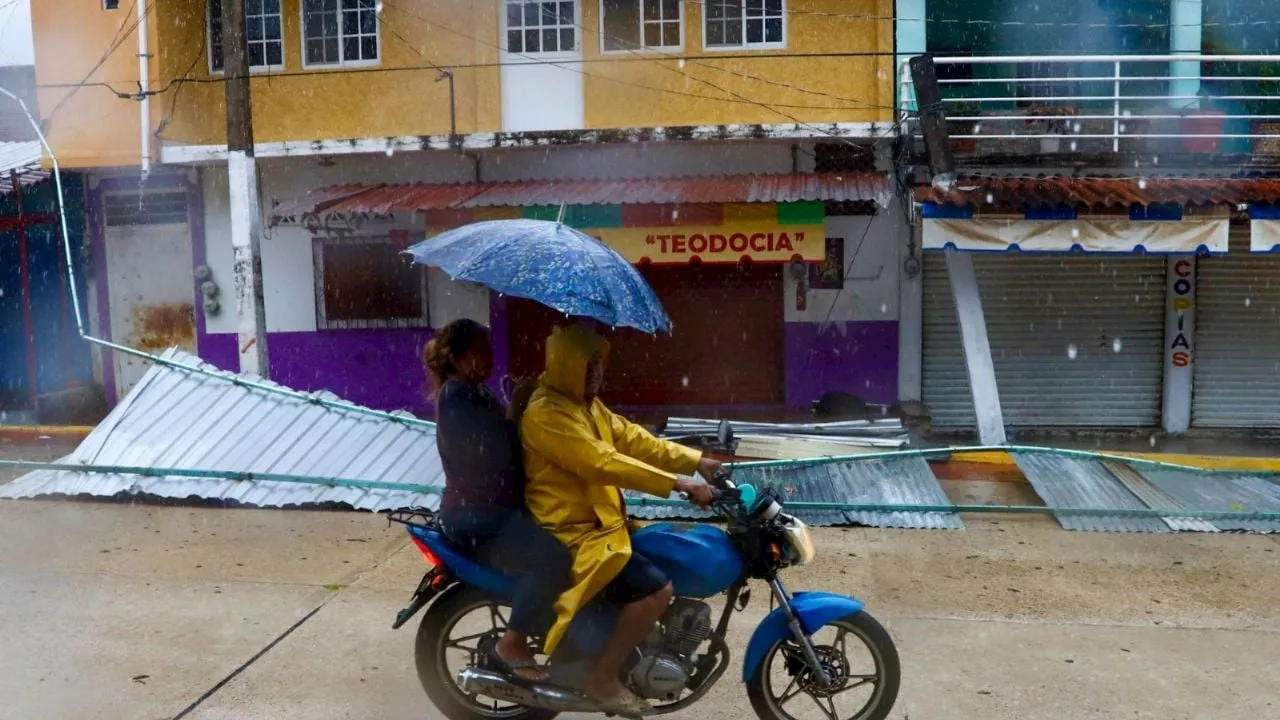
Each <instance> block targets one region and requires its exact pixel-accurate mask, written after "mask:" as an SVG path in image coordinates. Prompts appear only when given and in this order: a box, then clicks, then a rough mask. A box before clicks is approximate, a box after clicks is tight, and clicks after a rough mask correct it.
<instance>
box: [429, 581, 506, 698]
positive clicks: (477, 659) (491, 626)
mask: <svg viewBox="0 0 1280 720" xmlns="http://www.w3.org/2000/svg"><path fill="white" fill-rule="evenodd" d="M507 610H509V608H508V607H507V606H505V605H502V604H499V603H497V602H494V601H492V600H480V599H477V600H476V601H475V602H472V603H468V604H467V605H466V606H465V607H463V608H462V610H461V611H460V612H457V613H454V615H453V617H451V618H449V622H448V623H446V624H445V627H444V631H443V632H441V633H440V641H439V642H438V643H437V647H436V668H437V672H438V673H440V675H441V679H443V680H444V686H445V688H447V689H448V691H449V693H450V694H451V695H453V696H454V697H455V698H456V699H457V700H458V701H459V702H461V703H463V704H464V705H466V706H467V708H468V709H469V710H472V711H473V712H476V713H478V714H480V715H483V716H484V717H487V718H510V717H515V716H517V715H520V714H521V713H524V712H527V711H528V708H526V707H524V706H523V705H516V704H514V703H503V702H501V701H499V700H495V699H493V698H489V697H481V696H479V695H476V694H474V693H467V692H464V691H463V689H462V688H460V687H458V671H459V670H461V669H462V668H463V667H466V666H468V665H470V666H475V667H486V666H487V663H486V662H485V659H484V653H485V652H486V651H487V650H488V648H491V647H492V646H493V643H495V642H497V640H498V638H499V637H501V636H502V633H503V631H505V630H506V629H507V616H506V611H507ZM477 611H481V612H482V613H483V615H482V618H481V622H480V623H479V624H478V625H477V624H476V623H474V622H473V623H471V624H470V625H469V626H468V627H466V628H465V629H463V630H462V633H461V635H459V636H458V637H454V634H455V633H456V632H457V631H458V630H459V625H461V624H462V621H464V620H466V619H468V618H469V617H470V616H473V615H476V614H477ZM485 619H487V621H488V622H487V625H486V623H485V622H484V620H485ZM450 653H453V657H454V658H455V659H461V660H462V662H460V663H457V664H455V665H451V664H450V662H449V657H450Z"/></svg>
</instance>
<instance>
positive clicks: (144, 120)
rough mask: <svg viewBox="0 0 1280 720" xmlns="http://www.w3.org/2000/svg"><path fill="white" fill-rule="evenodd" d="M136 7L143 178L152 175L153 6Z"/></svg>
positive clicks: (139, 120) (142, 3) (141, 4)
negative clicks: (149, 22)
mask: <svg viewBox="0 0 1280 720" xmlns="http://www.w3.org/2000/svg"><path fill="white" fill-rule="evenodd" d="M135 5H137V7H138V22H137V31H138V100H139V101H140V102H141V103H142V105H141V108H140V110H139V112H138V115H139V117H138V125H139V126H140V127H139V134H140V139H141V140H142V145H141V147H142V176H143V177H146V176H147V175H149V174H150V173H151V48H150V46H149V43H150V39H149V38H148V37H147V35H148V28H147V13H148V12H150V8H151V5H150V4H148V3H144V2H140V3H135ZM50 154H51V155H52V153H50Z"/></svg>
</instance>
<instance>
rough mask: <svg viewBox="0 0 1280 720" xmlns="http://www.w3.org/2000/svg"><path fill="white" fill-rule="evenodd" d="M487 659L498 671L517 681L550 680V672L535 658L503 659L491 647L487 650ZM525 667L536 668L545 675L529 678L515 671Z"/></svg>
mask: <svg viewBox="0 0 1280 720" xmlns="http://www.w3.org/2000/svg"><path fill="white" fill-rule="evenodd" d="M489 660H490V661H491V662H492V663H493V664H494V665H496V666H497V667H498V670H499V671H501V672H502V673H503V674H505V675H509V676H510V677H511V679H512V680H515V681H518V682H526V683H544V682H548V681H550V680H551V674H550V673H549V672H547V669H546V668H544V667H543V666H541V665H539V664H538V663H537V661H536V660H504V659H503V658H502V656H500V655H498V651H497V650H493V649H490V650H489ZM525 669H531V670H537V671H539V672H541V673H542V674H543V675H545V676H546V677H541V678H531V677H525V676H524V675H521V674H519V673H517V672H516V671H517V670H525Z"/></svg>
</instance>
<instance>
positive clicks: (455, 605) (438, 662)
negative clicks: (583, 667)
mask: <svg viewBox="0 0 1280 720" xmlns="http://www.w3.org/2000/svg"><path fill="white" fill-rule="evenodd" d="M509 607H510V606H509V605H507V604H506V603H501V602H498V601H496V600H494V599H493V598H491V597H489V596H488V595H486V594H484V593H482V592H480V591H479V590H476V589H474V588H471V587H467V586H465V585H454V586H453V587H451V588H449V589H448V590H446V591H444V593H443V594H441V595H440V597H438V598H437V599H436V601H435V602H434V603H432V604H431V607H430V608H428V609H427V612H426V613H425V614H424V615H423V617H422V623H421V624H420V625H418V635H417V638H416V640H415V643H414V662H415V665H416V666H417V670H418V682H420V683H422V689H423V690H425V691H426V693H427V697H428V698H430V699H431V702H432V703H433V704H434V705H435V706H436V708H437V709H439V710H440V712H441V713H443V714H444V716H445V717H447V718H449V720H552V718H554V717H555V716H556V715H558V714H559V713H556V712H553V711H551V710H543V709H540V708H527V707H523V706H520V705H508V706H506V707H498V706H497V705H496V703H486V702H485V699H482V698H480V697H478V696H475V695H468V694H466V693H464V692H463V691H462V688H460V687H458V683H457V678H456V676H455V673H454V671H451V670H450V669H449V663H448V662H447V661H446V658H445V653H446V651H449V650H451V649H452V650H455V651H456V650H460V648H458V647H457V644H458V639H457V638H453V640H452V641H451V639H450V637H451V635H452V634H453V632H454V630H455V628H456V627H457V625H458V623H459V621H460V620H462V619H463V618H464V617H466V616H467V615H469V614H472V613H474V612H475V611H477V610H486V611H488V612H489V614H490V615H491V617H494V618H498V619H501V618H503V617H505V615H504V611H503V610H501V609H504V608H507V609H509ZM508 612H509V610H508ZM504 628H505V622H502V623H501V627H499V623H498V622H497V621H495V622H494V628H493V638H494V639H496V637H497V635H498V634H500V633H501V632H502V630H503V629H504ZM486 639H487V638H485V637H482V638H478V639H477V643H476V644H477V646H480V645H481V643H483V642H485V640H486ZM451 642H452V643H453V644H452V645H451Z"/></svg>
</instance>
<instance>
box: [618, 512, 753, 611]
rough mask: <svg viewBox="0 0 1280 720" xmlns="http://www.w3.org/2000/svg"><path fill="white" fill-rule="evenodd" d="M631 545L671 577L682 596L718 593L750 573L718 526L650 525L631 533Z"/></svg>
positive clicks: (708, 595) (677, 591)
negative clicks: (747, 572)
mask: <svg viewBox="0 0 1280 720" xmlns="http://www.w3.org/2000/svg"><path fill="white" fill-rule="evenodd" d="M631 546H632V549H633V551H634V552H638V553H640V554H641V555H644V556H645V557H647V558H649V559H650V560H651V561H653V564H655V565H657V566H658V567H659V568H660V569H661V570H662V571H663V572H664V573H666V574H667V577H669V578H671V584H672V585H673V586H674V587H675V591H676V595H677V596H680V597H688V598H706V597H711V596H712V595H717V594H719V593H722V592H724V591H725V590H728V589H729V587H730V586H731V585H733V584H734V583H735V582H737V581H738V580H740V579H742V576H743V574H744V573H745V572H746V564H745V563H743V561H742V557H741V556H740V555H738V549H737V548H736V547H734V544H733V541H732V540H730V539H729V536H728V535H726V534H725V533H724V531H723V530H721V529H720V528H718V527H715V526H714V525H693V524H687V525H686V524H683V523H657V524H655V525H649V526H646V527H644V528H641V529H640V530H638V531H636V532H635V533H633V534H632V535H631Z"/></svg>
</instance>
